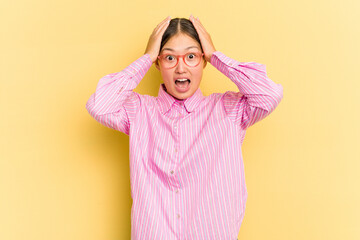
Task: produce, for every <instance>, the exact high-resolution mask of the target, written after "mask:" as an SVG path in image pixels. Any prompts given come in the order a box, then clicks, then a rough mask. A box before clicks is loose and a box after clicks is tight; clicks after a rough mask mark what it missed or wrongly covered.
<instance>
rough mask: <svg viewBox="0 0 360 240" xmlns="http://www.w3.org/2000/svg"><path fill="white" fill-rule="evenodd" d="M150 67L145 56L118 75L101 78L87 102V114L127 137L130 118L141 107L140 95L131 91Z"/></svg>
mask: <svg viewBox="0 0 360 240" xmlns="http://www.w3.org/2000/svg"><path fill="white" fill-rule="evenodd" d="M151 65H152V61H151V59H150V56H149V55H148V54H145V55H143V56H141V57H140V58H138V59H137V60H135V61H134V62H133V63H131V64H130V65H129V66H127V67H126V68H125V69H123V70H122V71H121V72H117V73H111V74H108V75H106V76H104V77H102V78H101V79H100V80H99V82H98V84H97V87H96V90H95V93H93V94H92V95H91V96H90V98H89V100H88V101H87V103H86V109H87V111H88V112H89V113H90V115H91V116H92V117H93V118H94V119H95V120H96V121H98V122H99V123H101V124H102V125H104V126H106V127H109V128H112V129H115V130H118V131H121V132H123V133H125V134H127V135H129V130H130V124H131V122H132V118H134V117H135V115H136V112H137V111H138V109H139V108H140V106H141V98H140V95H139V94H138V93H136V92H133V89H134V88H135V87H136V86H137V85H138V84H139V83H140V81H141V80H142V79H143V77H144V76H145V74H146V72H147V71H148V70H149V69H150V67H151Z"/></svg>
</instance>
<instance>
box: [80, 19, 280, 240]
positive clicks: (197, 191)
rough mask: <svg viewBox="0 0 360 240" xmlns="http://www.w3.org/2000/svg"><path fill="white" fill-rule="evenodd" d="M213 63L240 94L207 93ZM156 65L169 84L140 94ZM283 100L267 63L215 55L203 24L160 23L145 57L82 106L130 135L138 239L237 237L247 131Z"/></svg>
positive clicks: (103, 81)
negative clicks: (205, 80)
mask: <svg viewBox="0 0 360 240" xmlns="http://www.w3.org/2000/svg"><path fill="white" fill-rule="evenodd" d="M207 62H209V63H210V64H212V65H213V66H214V67H215V68H217V69H218V70H219V71H221V72H222V73H223V74H225V75H226V76H227V77H228V78H229V79H230V80H231V81H232V82H234V83H235V84H236V86H237V87H238V89H239V92H232V91H227V92H226V93H214V94H211V95H210V96H203V95H202V93H201V91H200V89H199V84H200V81H201V79H202V73H203V69H204V68H205V66H206V64H207ZM153 63H154V64H155V65H156V68H157V69H159V71H160V72H161V76H162V79H163V81H164V83H163V84H161V85H160V88H159V93H158V96H157V97H153V96H148V95H141V94H138V93H136V92H134V91H133V89H134V88H135V87H136V86H137V85H138V84H139V82H140V81H141V79H142V78H143V77H144V75H145V74H146V72H147V71H148V70H149V68H150V67H151V65H152V64H153ZM282 97H283V88H282V86H281V85H280V84H276V83H274V82H272V81H271V80H270V79H269V78H268V77H267V75H266V71H265V66H264V65H262V64H259V63H254V62H247V63H246V62H238V61H236V60H233V59H231V58H229V57H227V56H225V55H224V54H223V53H221V52H219V51H216V50H215V47H214V45H213V43H212V41H211V37H210V35H209V34H208V33H207V31H206V30H205V28H204V27H203V25H202V24H201V22H200V20H199V19H198V18H194V17H193V16H190V19H189V20H188V19H184V18H181V19H179V18H176V19H172V20H171V21H170V18H169V17H168V18H166V19H164V20H163V21H162V22H161V23H159V24H158V25H157V27H156V28H155V29H154V31H153V33H152V34H151V36H150V39H149V41H148V44H147V47H146V50H145V54H144V55H143V56H141V57H140V58H138V59H137V60H136V61H134V62H133V63H132V64H130V65H129V66H128V67H126V68H125V69H123V70H122V71H121V72H118V73H112V74H108V75H106V76H104V77H103V78H101V79H100V81H99V83H98V85H97V88H96V91H95V93H94V94H93V95H92V96H91V97H90V99H89V100H88V102H87V104H86V108H87V110H88V111H89V113H90V114H91V116H92V117H94V118H95V119H96V120H97V121H98V122H100V123H101V124H103V125H105V126H107V127H110V128H112V129H115V130H118V131H121V132H123V133H125V134H127V135H129V137H130V182H131V196H132V199H133V205H132V209H131V223H132V225H131V236H132V239H166V240H168V239H217V240H218V239H231V240H234V239H237V235H238V233H239V230H240V226H241V222H242V220H243V218H244V212H245V204H246V200H247V190H246V184H245V175H244V165H243V159H242V150H241V145H242V143H243V140H244V137H245V132H246V129H247V128H248V127H250V126H251V125H253V124H254V123H255V122H258V121H260V120H261V119H263V118H265V117H266V116H267V115H269V114H270V113H271V112H272V111H273V110H274V109H275V108H276V106H277V105H278V104H279V102H280V101H281V99H282Z"/></svg>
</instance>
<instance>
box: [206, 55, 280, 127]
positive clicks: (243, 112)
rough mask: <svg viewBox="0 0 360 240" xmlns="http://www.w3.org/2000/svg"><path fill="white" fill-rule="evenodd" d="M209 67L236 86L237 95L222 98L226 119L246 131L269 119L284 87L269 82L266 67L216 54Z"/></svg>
mask: <svg viewBox="0 0 360 240" xmlns="http://www.w3.org/2000/svg"><path fill="white" fill-rule="evenodd" d="M211 64H212V65H213V66H215V67H216V68H217V69H218V70H219V71H221V72H222V73H223V74H225V75H226V76H227V77H228V78H230V80H231V81H233V82H234V83H235V85H236V86H237V87H238V89H239V92H231V91H228V92H226V93H225V94H224V95H223V98H222V101H223V104H224V108H225V111H226V113H227V116H228V117H229V118H230V119H231V120H233V121H234V122H235V123H236V124H238V125H240V126H241V127H242V128H243V129H246V128H248V127H250V126H251V125H253V124H254V123H256V122H258V121H260V120H261V119H263V118H265V117H266V116H268V115H269V114H270V113H271V112H272V111H274V109H275V108H276V107H277V105H278V104H279V103H280V101H281V99H282V98H283V87H282V85H280V84H276V83H275V82H273V81H271V80H270V79H269V78H268V76H267V74H266V69H265V65H263V64H260V63H256V62H238V61H236V60H234V59H231V58H229V57H227V56H225V55H224V54H223V53H221V52H215V53H214V54H213V56H212V58H211Z"/></svg>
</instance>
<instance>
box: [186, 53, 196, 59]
mask: <svg viewBox="0 0 360 240" xmlns="http://www.w3.org/2000/svg"><path fill="white" fill-rule="evenodd" d="M194 58H196V55H195V54H193V53H189V54H188V59H190V60H192V59H194Z"/></svg>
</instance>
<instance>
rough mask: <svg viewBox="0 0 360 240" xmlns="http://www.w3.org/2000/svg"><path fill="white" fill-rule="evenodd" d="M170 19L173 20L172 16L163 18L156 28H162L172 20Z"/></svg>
mask: <svg viewBox="0 0 360 240" xmlns="http://www.w3.org/2000/svg"><path fill="white" fill-rule="evenodd" d="M170 20H171V17H170V16H168V17H166V18H165V19H164V20H162V21H161V22H160V23H159V24H158V25H157V26H156V28H155V29H156V30H157V29H159V28H161V27H162V26H163V25H164V24H166V23H168V22H170Z"/></svg>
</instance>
